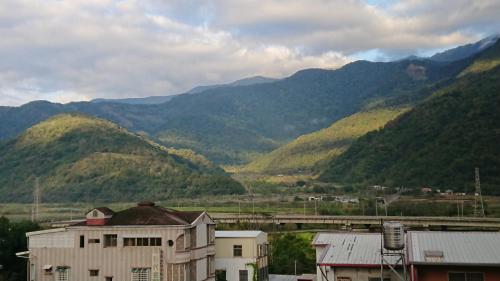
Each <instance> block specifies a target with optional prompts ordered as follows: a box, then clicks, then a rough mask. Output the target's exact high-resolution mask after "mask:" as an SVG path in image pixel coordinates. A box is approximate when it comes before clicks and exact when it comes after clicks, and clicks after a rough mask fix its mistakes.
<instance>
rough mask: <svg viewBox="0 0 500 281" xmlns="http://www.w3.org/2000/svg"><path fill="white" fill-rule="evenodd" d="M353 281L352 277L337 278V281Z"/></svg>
mask: <svg viewBox="0 0 500 281" xmlns="http://www.w3.org/2000/svg"><path fill="white" fill-rule="evenodd" d="M351 280H352V279H351V277H345V276H337V281H351ZM379 280H380V278H379Z"/></svg>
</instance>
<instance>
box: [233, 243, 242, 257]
mask: <svg viewBox="0 0 500 281" xmlns="http://www.w3.org/2000/svg"><path fill="white" fill-rule="evenodd" d="M233 256H235V257H241V256H243V247H242V246H241V245H233Z"/></svg>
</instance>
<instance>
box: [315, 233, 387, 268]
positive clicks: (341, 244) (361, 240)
mask: <svg viewBox="0 0 500 281" xmlns="http://www.w3.org/2000/svg"><path fill="white" fill-rule="evenodd" d="M380 239H381V235H380V233H318V234H317V235H316V237H315V238H314V240H313V243H312V244H313V245H316V246H321V245H323V246H326V249H325V251H324V252H323V255H322V256H321V257H320V258H319V259H318V260H317V263H318V264H320V265H327V266H345V267H349V266H357V265H363V266H380V259H381V257H380ZM386 259H387V260H389V261H393V260H394V259H396V257H388V258H386ZM394 261H395V260H394Z"/></svg>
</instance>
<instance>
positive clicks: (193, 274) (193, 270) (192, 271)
mask: <svg viewBox="0 0 500 281" xmlns="http://www.w3.org/2000/svg"><path fill="white" fill-rule="evenodd" d="M196 269H197V266H196V261H191V263H190V264H189V279H190V280H196Z"/></svg>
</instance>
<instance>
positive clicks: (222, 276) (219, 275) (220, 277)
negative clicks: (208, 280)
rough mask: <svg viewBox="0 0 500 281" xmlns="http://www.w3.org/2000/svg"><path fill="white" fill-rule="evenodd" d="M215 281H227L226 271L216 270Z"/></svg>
mask: <svg viewBox="0 0 500 281" xmlns="http://www.w3.org/2000/svg"><path fill="white" fill-rule="evenodd" d="M215 281H227V277H226V271H225V270H216V271H215Z"/></svg>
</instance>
